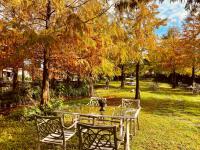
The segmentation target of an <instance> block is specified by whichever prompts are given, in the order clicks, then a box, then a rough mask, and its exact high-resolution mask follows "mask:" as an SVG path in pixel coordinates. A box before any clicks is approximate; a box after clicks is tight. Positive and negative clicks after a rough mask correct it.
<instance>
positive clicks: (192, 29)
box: [182, 14, 200, 85]
mask: <svg viewBox="0 0 200 150" xmlns="http://www.w3.org/2000/svg"><path fill="white" fill-rule="evenodd" d="M199 30H200V17H199V16H198V15H195V14H191V15H190V16H188V17H187V18H186V22H185V24H184V30H183V38H182V45H183V49H184V54H185V66H187V67H191V70H192V71H191V76H192V80H191V83H190V84H191V85H193V83H194V82H195V70H196V69H197V68H198V67H199V66H200V61H199V60H200V52H199V51H200V44H199V35H200V32H199Z"/></svg>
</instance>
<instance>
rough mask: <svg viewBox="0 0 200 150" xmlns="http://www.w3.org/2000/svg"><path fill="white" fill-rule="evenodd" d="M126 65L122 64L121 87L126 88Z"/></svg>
mask: <svg viewBox="0 0 200 150" xmlns="http://www.w3.org/2000/svg"><path fill="white" fill-rule="evenodd" d="M124 76H125V74H124V65H121V88H122V89H123V88H124Z"/></svg>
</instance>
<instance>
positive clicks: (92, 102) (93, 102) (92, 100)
mask: <svg viewBox="0 0 200 150" xmlns="http://www.w3.org/2000/svg"><path fill="white" fill-rule="evenodd" d="M99 100H102V101H104V102H105V103H106V102H107V101H106V98H102V97H91V98H90V102H89V103H88V104H87V105H89V106H99Z"/></svg>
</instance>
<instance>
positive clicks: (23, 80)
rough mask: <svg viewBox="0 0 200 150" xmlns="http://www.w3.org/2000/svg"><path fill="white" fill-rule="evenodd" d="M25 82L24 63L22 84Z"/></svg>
mask: <svg viewBox="0 0 200 150" xmlns="http://www.w3.org/2000/svg"><path fill="white" fill-rule="evenodd" d="M24 82H25V73H24V63H23V65H22V84H24Z"/></svg>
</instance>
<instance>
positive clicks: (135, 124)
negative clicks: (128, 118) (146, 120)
mask: <svg viewBox="0 0 200 150" xmlns="http://www.w3.org/2000/svg"><path fill="white" fill-rule="evenodd" d="M136 126H137V123H136V120H134V135H136Z"/></svg>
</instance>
